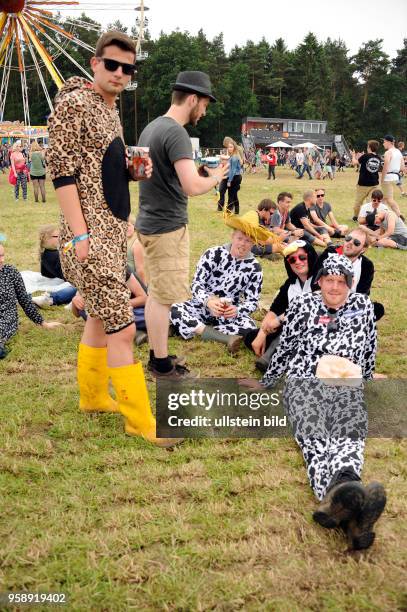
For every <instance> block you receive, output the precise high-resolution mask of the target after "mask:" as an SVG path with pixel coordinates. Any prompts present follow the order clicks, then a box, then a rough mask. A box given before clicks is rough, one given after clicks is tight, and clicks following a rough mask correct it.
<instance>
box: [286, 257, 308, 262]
mask: <svg viewBox="0 0 407 612" xmlns="http://www.w3.org/2000/svg"><path fill="white" fill-rule="evenodd" d="M307 259H308V255H298V256H297V255H292V256H291V257H288V259H287V261H288V263H289V264H295V263H297V261H298V260H300V261H307Z"/></svg>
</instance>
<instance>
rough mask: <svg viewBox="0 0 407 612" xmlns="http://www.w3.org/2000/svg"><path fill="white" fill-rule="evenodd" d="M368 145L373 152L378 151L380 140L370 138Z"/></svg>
mask: <svg viewBox="0 0 407 612" xmlns="http://www.w3.org/2000/svg"><path fill="white" fill-rule="evenodd" d="M367 146H368V147H369V149H370V150H371V152H372V153H377V152H378V150H379V147H380V142H379V141H378V140H368V141H367Z"/></svg>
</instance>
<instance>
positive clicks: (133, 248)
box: [127, 219, 147, 289]
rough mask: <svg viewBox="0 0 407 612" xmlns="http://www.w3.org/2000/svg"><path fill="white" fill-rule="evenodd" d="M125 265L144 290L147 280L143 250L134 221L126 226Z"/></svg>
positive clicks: (130, 220) (130, 221)
mask: <svg viewBox="0 0 407 612" xmlns="http://www.w3.org/2000/svg"><path fill="white" fill-rule="evenodd" d="M127 265H128V267H129V268H130V270H131V272H132V273H133V274H134V276H135V277H136V279H137V280H138V281H139V283H140V284H141V286H142V287H143V288H144V289H146V287H147V279H146V272H145V267H144V249H143V247H142V246H141V243H140V240H139V239H138V236H137V234H136V232H135V228H134V220H133V219H129V221H128V224H127Z"/></svg>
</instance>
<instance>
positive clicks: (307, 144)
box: [294, 142, 322, 149]
mask: <svg viewBox="0 0 407 612" xmlns="http://www.w3.org/2000/svg"><path fill="white" fill-rule="evenodd" d="M313 147H316V148H317V149H322V147H319V146H318V145H316V144H314V143H313V142H303V143H300V144H296V145H295V147H294V148H295V149H312V148H313Z"/></svg>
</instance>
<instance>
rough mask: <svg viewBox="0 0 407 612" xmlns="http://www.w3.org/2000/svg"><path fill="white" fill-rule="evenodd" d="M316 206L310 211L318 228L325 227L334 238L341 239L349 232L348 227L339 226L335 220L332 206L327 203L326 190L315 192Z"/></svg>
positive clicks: (312, 219)
mask: <svg viewBox="0 0 407 612" xmlns="http://www.w3.org/2000/svg"><path fill="white" fill-rule="evenodd" d="M315 197H316V204H315V205H314V206H313V207H312V208H311V210H310V216H311V221H312V223H313V224H314V225H315V226H317V227H323V228H325V229H326V231H327V232H328V234H329V235H330V236H331V237H332V238H341V237H343V236H345V234H346V232H347V231H348V229H349V228H348V226H347V225H339V223H338V222H337V220H336V219H335V216H334V213H333V210H332V206H331V205H330V203H329V202H326V201H325V190H324V189H316V190H315Z"/></svg>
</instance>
